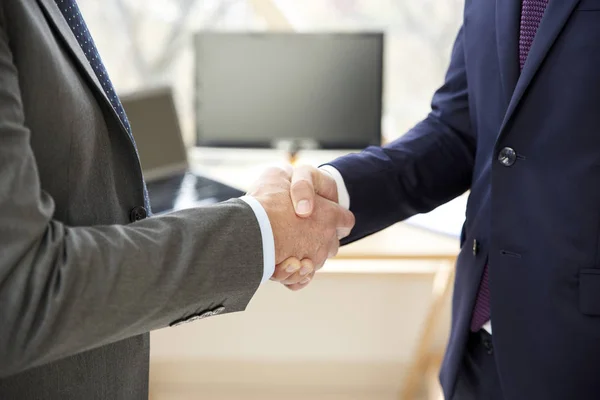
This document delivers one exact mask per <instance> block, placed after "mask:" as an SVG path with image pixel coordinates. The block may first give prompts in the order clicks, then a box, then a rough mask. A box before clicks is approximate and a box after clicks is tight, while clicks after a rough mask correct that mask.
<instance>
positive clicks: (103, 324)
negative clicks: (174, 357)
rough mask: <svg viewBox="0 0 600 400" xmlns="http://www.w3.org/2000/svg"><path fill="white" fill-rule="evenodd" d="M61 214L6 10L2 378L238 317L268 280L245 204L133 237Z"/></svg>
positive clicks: (141, 227)
mask: <svg viewBox="0 0 600 400" xmlns="http://www.w3.org/2000/svg"><path fill="white" fill-rule="evenodd" d="M41 95H43V93H42V94H41ZM53 214H54V202H53V200H52V198H51V197H50V196H49V195H48V193H45V192H44V191H43V190H42V189H41V187H40V180H39V176H38V171H37V168H36V161H35V158H34V154H33V151H32V148H31V146H30V132H29V130H28V129H27V127H26V124H25V116H24V113H23V107H22V102H21V94H20V90H19V83H18V71H17V68H16V67H15V65H14V62H13V57H12V54H11V51H10V47H9V39H8V37H7V34H6V30H5V26H4V18H3V15H2V7H0V378H2V377H6V376H9V375H12V374H15V373H17V372H20V371H23V370H26V369H29V368H31V367H35V366H38V365H41V364H45V363H48V362H51V361H55V360H58V359H60V358H63V357H67V356H70V355H73V354H76V353H78V352H82V351H86V350H89V349H92V348H95V347H98V346H102V345H105V344H108V343H111V342H116V341H119V340H122V339H125V338H128V337H131V336H134V335H138V334H141V333H145V332H148V331H150V330H153V329H157V328H162V327H165V326H168V325H170V324H172V323H173V322H174V321H177V320H181V319H186V318H187V317H189V316H193V315H198V314H200V313H203V312H205V311H210V310H213V309H217V308H218V309H221V308H224V312H235V311H241V310H243V309H244V308H245V307H246V305H247V304H248V302H249V301H250V299H251V297H252V296H253V294H254V292H255V291H256V289H257V287H258V285H259V283H260V280H261V277H262V274H263V253H262V242H261V231H260V228H259V224H258V222H257V219H256V217H255V215H254V213H253V211H252V208H251V207H250V206H249V205H248V204H246V203H244V202H243V201H242V200H239V199H238V200H232V201H229V202H226V203H223V204H220V205H216V206H212V207H205V208H198V209H192V210H186V211H182V212H177V213H173V214H170V215H165V216H161V217H156V218H149V219H146V220H143V221H140V222H137V223H135V224H131V225H126V226H116V225H114V226H94V227H69V226H66V225H64V224H62V223H60V222H58V221H56V220H55V219H53Z"/></svg>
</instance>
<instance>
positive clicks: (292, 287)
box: [285, 272, 315, 292]
mask: <svg viewBox="0 0 600 400" xmlns="http://www.w3.org/2000/svg"><path fill="white" fill-rule="evenodd" d="M314 276H315V273H314V272H313V273H312V274H310V275H309V276H307V277H306V278H304V279H303V280H302V281H300V282H298V283H294V284H292V285H285V287H287V288H288V289H290V290H291V291H294V292H296V291H298V290H300V289H304V288H305V287H306V286H308V284H309V283H311V282H312V280H313V277H314Z"/></svg>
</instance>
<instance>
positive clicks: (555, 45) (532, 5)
mask: <svg viewBox="0 0 600 400" xmlns="http://www.w3.org/2000/svg"><path fill="white" fill-rule="evenodd" d="M599 116H600V0H549V1H548V0H522V1H521V0H496V1H491V0H466V4H465V10H464V20H463V25H462V27H461V29H460V31H459V33H458V36H457V38H456V43H455V45H454V49H453V52H452V58H451V62H450V66H449V68H448V72H447V75H446V80H445V83H444V85H443V86H442V87H441V88H440V89H439V90H438V91H437V92H436V93H435V95H434V96H433V101H432V110H431V112H430V114H429V115H428V116H427V117H426V118H425V119H424V120H423V121H421V122H420V123H418V124H417V125H416V126H415V127H414V128H413V129H412V130H410V131H409V132H408V133H406V134H405V135H404V136H402V137H401V138H400V139H398V140H396V141H395V142H393V143H391V144H389V145H386V146H384V147H370V148H367V149H365V150H364V151H363V152H361V153H360V154H351V155H348V156H345V157H342V158H339V159H337V160H335V161H333V162H331V163H329V165H327V166H325V167H322V168H321V169H320V170H316V169H311V168H306V167H305V168H301V169H298V170H297V171H296V173H295V175H294V178H293V181H294V182H293V199H294V202H295V205H296V210H297V213H298V214H301V215H307V214H309V213H310V212H311V210H312V191H313V186H314V189H315V190H316V191H317V192H318V193H320V194H323V193H326V194H327V195H328V196H330V197H331V198H332V199H334V200H338V201H339V202H340V204H342V205H345V206H349V208H350V210H351V211H352V212H353V213H354V215H355V216H356V225H355V228H354V230H353V231H352V234H351V236H350V237H349V238H348V239H347V240H346V242H348V241H354V240H357V239H360V238H362V237H364V236H367V235H369V234H372V233H374V232H376V231H379V230H381V229H383V228H385V227H387V226H389V225H391V224H393V223H395V222H398V221H401V220H403V219H405V218H408V217H410V216H411V215H414V214H417V213H423V212H428V211H430V210H432V209H434V208H435V207H437V206H439V205H441V204H443V203H445V202H447V201H449V200H451V199H453V198H455V197H457V196H458V195H460V194H462V193H463V192H465V191H467V190H469V189H470V191H471V192H470V197H469V201H468V206H467V212H466V222H465V224H464V227H463V232H462V237H461V252H460V255H459V257H458V262H457V265H456V269H457V270H456V283H455V292H454V299H453V321H452V331H451V335H450V341H449V344H448V348H447V351H446V356H445V359H444V362H443V366H442V371H441V375H440V377H441V383H442V386H443V389H444V394H445V396H446V398H447V399H459V400H463V399H510V400H521V399H522V400H538V399H540V400H564V399H577V400H587V399H590V400H591V399H600V117H599ZM398 240H399V241H401V240H403V238H402V237H399V238H398ZM492 327H493V330H492ZM492 331H493V333H492Z"/></svg>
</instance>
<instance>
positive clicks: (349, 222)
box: [335, 206, 356, 239]
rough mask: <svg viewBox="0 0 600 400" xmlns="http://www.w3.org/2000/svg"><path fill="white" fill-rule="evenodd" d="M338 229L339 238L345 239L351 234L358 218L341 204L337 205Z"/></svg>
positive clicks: (336, 222) (336, 223)
mask: <svg viewBox="0 0 600 400" xmlns="http://www.w3.org/2000/svg"><path fill="white" fill-rule="evenodd" d="M336 208H337V210H336V221H335V226H336V231H337V236H338V239H343V238H345V237H346V236H348V235H350V232H351V231H352V228H354V223H355V222H356V220H355V219H354V214H352V212H350V211H349V210H346V209H345V208H342V207H340V206H336Z"/></svg>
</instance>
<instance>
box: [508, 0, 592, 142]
mask: <svg viewBox="0 0 600 400" xmlns="http://www.w3.org/2000/svg"><path fill="white" fill-rule="evenodd" d="M497 1H499V2H502V1H503V0H497ZM504 1H506V2H511V1H514V0H504ZM579 1H580V0H550V1H549V3H548V8H547V9H546V12H545V13H544V17H543V18H542V21H541V23H540V26H539V28H538V31H537V34H536V35H535V39H534V41H533V44H532V46H531V50H530V51H529V55H528V56H527V61H526V62H525V65H524V66H523V70H522V71H521V76H520V77H519V79H518V81H517V83H516V86H515V90H514V93H513V94H512V98H511V100H510V103H509V105H508V109H507V111H506V114H505V116H504V120H503V122H502V126H501V128H500V132H499V133H500V135H502V134H503V133H504V130H505V127H506V125H507V123H508V121H509V120H510V119H511V117H512V116H513V114H514V112H515V109H516V108H517V106H518V105H519V102H520V101H521V99H522V98H523V94H524V93H525V91H526V90H527V88H528V87H529V85H530V84H531V81H532V79H533V77H534V76H535V74H536V73H537V71H538V69H539V68H540V65H541V64H542V62H543V61H544V58H545V57H546V55H547V54H548V51H549V50H550V48H551V47H552V45H553V44H554V42H555V41H556V38H557V37H558V35H559V33H560V31H561V30H562V28H563V27H564V25H565V23H566V22H567V20H568V18H569V16H570V15H571V13H572V12H573V9H574V8H575V6H576V5H577V3H578V2H579ZM514 29H515V32H517V35H518V32H519V27H518V25H517V26H516V28H514ZM517 37H518V36H517ZM499 40H502V38H500V39H499ZM513 45H514V49H515V51H518V50H517V49H518V39H517V43H516V44H514V43H513ZM504 46H507V45H506V44H505V45H504ZM499 48H500V47H499ZM503 50H504V51H507V52H508V51H511V50H510V49H508V48H506V47H504V48H503ZM508 58H509V57H506V59H508ZM511 63H512V62H511ZM512 64H514V65H516V67H517V69H518V68H519V66H518V58H515V62H514V63H512ZM512 64H511V66H510V67H509V69H510V68H513V66H512ZM509 75H510V76H512V75H511V74H509Z"/></svg>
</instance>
